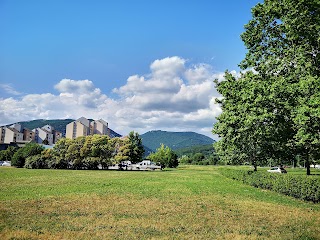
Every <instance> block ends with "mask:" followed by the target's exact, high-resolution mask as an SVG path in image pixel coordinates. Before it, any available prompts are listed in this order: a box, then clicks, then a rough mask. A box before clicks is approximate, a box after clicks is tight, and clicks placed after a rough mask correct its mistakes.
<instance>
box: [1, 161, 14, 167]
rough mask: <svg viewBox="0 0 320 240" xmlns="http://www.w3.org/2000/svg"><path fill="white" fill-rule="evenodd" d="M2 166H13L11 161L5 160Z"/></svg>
mask: <svg viewBox="0 0 320 240" xmlns="http://www.w3.org/2000/svg"><path fill="white" fill-rule="evenodd" d="M0 166H4V167H10V166H11V162H9V161H3V162H2V164H1V165H0Z"/></svg>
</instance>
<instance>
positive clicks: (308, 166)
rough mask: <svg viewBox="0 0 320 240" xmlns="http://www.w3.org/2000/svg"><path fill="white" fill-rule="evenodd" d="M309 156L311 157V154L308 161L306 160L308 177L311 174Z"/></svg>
mask: <svg viewBox="0 0 320 240" xmlns="http://www.w3.org/2000/svg"><path fill="white" fill-rule="evenodd" d="M309 156H310V154H308V155H307V160H306V168H307V175H310V174H311V172H310V161H309Z"/></svg>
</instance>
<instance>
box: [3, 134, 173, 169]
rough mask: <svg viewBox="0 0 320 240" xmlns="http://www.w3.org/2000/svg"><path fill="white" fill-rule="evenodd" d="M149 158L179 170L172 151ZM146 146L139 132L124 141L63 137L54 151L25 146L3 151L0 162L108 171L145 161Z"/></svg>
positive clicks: (36, 166)
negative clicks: (125, 164) (125, 163)
mask: <svg viewBox="0 0 320 240" xmlns="http://www.w3.org/2000/svg"><path fill="white" fill-rule="evenodd" d="M162 149H163V148H159V151H157V152H156V153H153V154H151V155H150V156H149V158H150V159H151V160H152V161H155V162H157V163H159V164H161V165H162V167H177V166H178V162H177V161H176V160H177V157H176V155H175V154H174V153H173V151H172V150H171V149H169V148H165V152H164V153H163V151H162ZM143 155H144V147H143V145H142V140H141V138H140V136H139V134H138V133H135V132H130V133H129V135H128V136H127V137H124V138H118V137H116V138H110V137H109V136H106V135H93V136H85V137H84V136H83V137H78V138H76V139H68V138H62V139H60V140H59V141H58V142H57V143H56V144H55V145H54V147H53V148H52V149H45V148H44V147H43V146H41V145H39V144H37V143H28V144H26V145H25V146H24V147H21V148H15V147H8V149H7V150H3V151H0V160H3V161H11V165H12V166H16V167H25V168H33V169H41V168H51V169H99V168H102V169H108V167H109V166H111V165H114V164H119V163H121V162H123V161H131V163H137V162H141V161H142V160H143Z"/></svg>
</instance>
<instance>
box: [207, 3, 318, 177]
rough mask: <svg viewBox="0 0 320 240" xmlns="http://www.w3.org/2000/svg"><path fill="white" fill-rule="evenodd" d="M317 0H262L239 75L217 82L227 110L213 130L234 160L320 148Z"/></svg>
mask: <svg viewBox="0 0 320 240" xmlns="http://www.w3.org/2000/svg"><path fill="white" fill-rule="evenodd" d="M319 11H320V1H319V0H305V1H301V0H265V1H264V3H262V4H260V3H259V4H257V5H256V6H255V7H254V8H253V9H252V20H250V21H249V23H248V24H247V25H246V26H245V32H244V33H243V34H242V35H241V38H242V40H243V41H244V43H245V45H246V47H247V49H248V52H247V54H246V57H245V59H244V60H243V61H242V62H241V64H240V67H241V68H242V69H243V70H248V69H249V70H250V69H254V71H246V72H245V73H243V74H242V75H241V77H240V78H239V79H236V78H235V77H233V76H232V75H231V74H229V73H227V74H226V80H225V81H223V82H216V85H217V89H218V91H219V92H220V93H221V94H222V96H223V99H222V100H219V101H218V102H219V103H220V104H221V107H222V110H223V113H222V114H221V115H220V116H219V118H218V122H217V124H215V126H214V129H213V133H216V134H218V135H219V136H220V137H221V141H219V142H218V143H217V150H218V152H219V153H220V156H221V157H222V158H225V159H228V160H229V161H236V160H238V161H242V160H244V159H248V160H250V161H251V162H252V163H253V165H254V166H256V165H257V162H258V163H263V162H266V161H268V160H269V159H270V158H271V159H273V161H274V162H277V163H280V162H281V161H290V159H293V158H294V156H295V155H297V154H299V155H301V156H303V157H305V161H306V166H307V174H310V168H309V160H310V158H313V157H314V154H315V152H317V151H319V132H320V131H319V125H318V124H317V121H318V120H319V119H318V118H317V116H319V115H317V114H318V112H319V104H318V103H319V96H318V91H317V90H315V89H314V88H313V86H312V85H313V84H319V73H320V69H319V66H320V54H319V46H320V43H319V41H320V33H319V30H320V12H319Z"/></svg>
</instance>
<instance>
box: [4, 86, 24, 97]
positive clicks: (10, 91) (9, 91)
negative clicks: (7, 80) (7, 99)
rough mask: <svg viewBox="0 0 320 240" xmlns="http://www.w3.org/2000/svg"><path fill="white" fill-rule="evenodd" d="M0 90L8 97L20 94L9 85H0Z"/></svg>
mask: <svg viewBox="0 0 320 240" xmlns="http://www.w3.org/2000/svg"><path fill="white" fill-rule="evenodd" d="M0 88H1V89H3V90H4V91H5V92H6V93H8V94H10V95H16V96H17V95H21V94H22V93H21V92H19V91H17V90H15V89H14V88H13V87H12V85H11V84H0Z"/></svg>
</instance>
